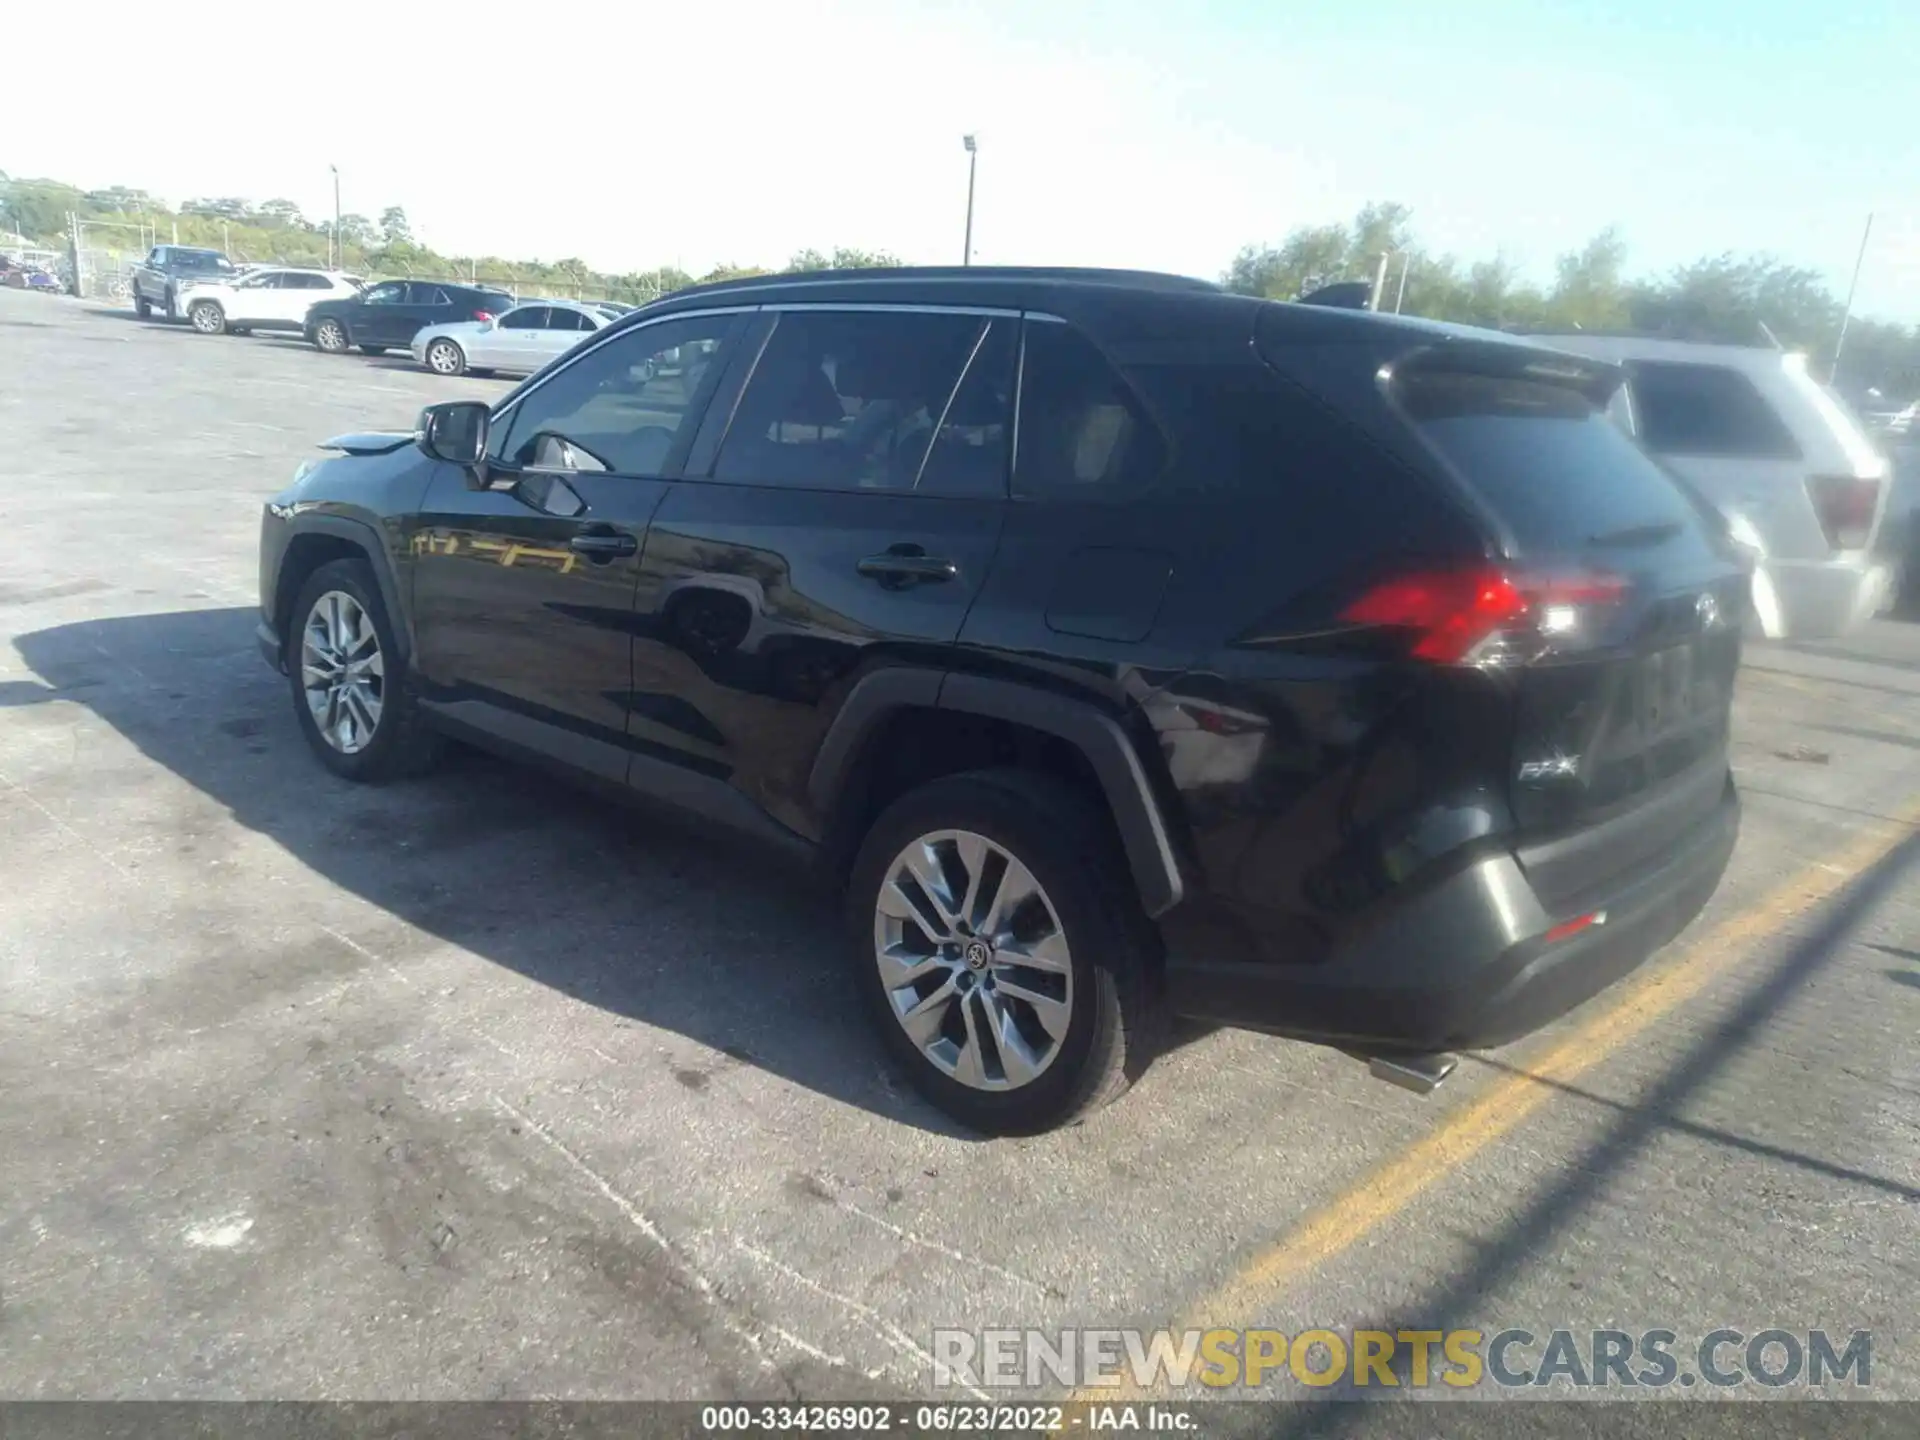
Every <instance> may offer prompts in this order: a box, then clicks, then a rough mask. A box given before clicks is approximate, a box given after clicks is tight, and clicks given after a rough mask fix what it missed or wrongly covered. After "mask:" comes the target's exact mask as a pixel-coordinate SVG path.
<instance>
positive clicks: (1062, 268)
mask: <svg viewBox="0 0 1920 1440" xmlns="http://www.w3.org/2000/svg"><path fill="white" fill-rule="evenodd" d="M863 280H945V281H954V280H973V281H978V282H981V283H987V282H991V281H996V280H997V281H1003V282H1004V281H1009V280H1013V281H1018V280H1053V281H1061V282H1065V283H1069V284H1071V283H1076V282H1077V283H1079V284H1083V285H1116V286H1124V287H1129V288H1133V289H1139V290H1173V291H1194V292H1198V293H1203V294H1218V293H1220V286H1219V285H1217V284H1215V283H1214V282H1213V281H1211V280H1197V279H1195V278H1194V277H1192V276H1190V275H1170V274H1165V273H1163V272H1161V271H1157V270H1102V269H1095V268H1092V267H1080V266H1071V265H900V266H885V267H882V266H874V267H869V268H863V269H859V270H789V271H784V272H782V273H780V274H777V275H742V276H738V277H736V278H734V279H731V280H711V281H708V282H707V283H705V284H703V285H688V286H683V287H682V288H681V289H678V290H669V291H668V292H667V293H666V294H664V295H662V296H660V300H678V299H679V298H681V297H682V296H684V295H716V294H727V293H733V292H738V291H743V290H756V289H765V288H772V287H775V286H778V287H782V288H784V287H788V286H794V285H836V284H844V283H845V282H847V281H863ZM655 303H658V302H657V301H656V302H655Z"/></svg>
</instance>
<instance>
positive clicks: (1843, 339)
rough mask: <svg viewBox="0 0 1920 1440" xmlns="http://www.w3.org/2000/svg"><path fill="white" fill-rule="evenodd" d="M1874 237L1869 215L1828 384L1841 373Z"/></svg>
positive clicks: (1862, 233) (1841, 321)
mask: <svg viewBox="0 0 1920 1440" xmlns="http://www.w3.org/2000/svg"><path fill="white" fill-rule="evenodd" d="M1872 237H1873V215H1872V214H1871V213H1869V214H1868V215H1867V228H1866V229H1865V230H1863V231H1861V232H1860V253H1859V254H1858V255H1856V256H1855V257H1854V261H1853V283H1852V284H1850V285H1848V286H1847V308H1846V309H1844V310H1842V311H1841V312H1840V335H1839V338H1838V339H1836V340H1835V341H1834V342H1833V368H1832V369H1830V370H1828V371H1827V383H1828V384H1829V385H1831V384H1833V379H1834V376H1836V375H1838V374H1839V373H1840V351H1841V350H1842V348H1844V347H1845V345H1846V343H1847V326H1848V325H1849V324H1850V323H1852V320H1853V297H1854V296H1855V295H1856V294H1857V293H1859V290H1860V268H1861V267H1862V266H1863V265H1865V264H1866V263H1867V241H1868V240H1870V239H1871V238H1872Z"/></svg>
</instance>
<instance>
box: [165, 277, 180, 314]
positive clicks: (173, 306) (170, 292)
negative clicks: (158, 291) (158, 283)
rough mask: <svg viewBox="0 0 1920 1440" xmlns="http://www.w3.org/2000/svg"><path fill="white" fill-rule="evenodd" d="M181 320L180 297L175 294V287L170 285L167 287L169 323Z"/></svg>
mask: <svg viewBox="0 0 1920 1440" xmlns="http://www.w3.org/2000/svg"><path fill="white" fill-rule="evenodd" d="M179 318H180V297H179V296H178V295H177V294H175V293H174V288H173V286H171V285H169V286H167V319H168V320H169V321H173V320H178V319H179Z"/></svg>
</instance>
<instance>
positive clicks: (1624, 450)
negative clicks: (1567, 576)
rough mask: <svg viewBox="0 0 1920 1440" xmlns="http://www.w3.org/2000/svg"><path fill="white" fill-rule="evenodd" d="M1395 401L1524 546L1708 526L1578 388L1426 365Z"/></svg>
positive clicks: (1582, 544)
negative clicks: (1428, 367) (1699, 525)
mask: <svg viewBox="0 0 1920 1440" xmlns="http://www.w3.org/2000/svg"><path fill="white" fill-rule="evenodd" d="M1394 398H1395V399H1396V400H1397V401H1398V403H1399V406H1400V409H1401V411H1402V413H1403V414H1404V415H1406V417H1407V418H1408V419H1409V420H1411V421H1412V422H1413V424H1414V426H1415V427H1416V428H1417V429H1418V430H1419V431H1420V433H1421V434H1422V435H1423V436H1425V437H1426V439H1427V440H1428V442H1429V443H1430V444H1431V445H1432V446H1433V448H1434V449H1435V450H1437V451H1438V452H1439V453H1440V455H1441V456H1442V457H1443V458H1444V459H1445V460H1446V461H1447V462H1448V463H1449V464H1450V465H1451V467H1452V468H1453V469H1454V471H1455V472H1457V474H1458V476H1459V478H1460V479H1461V481H1462V482H1464V483H1465V484H1466V485H1467V486H1468V487H1469V488H1470V489H1471V490H1472V491H1473V493H1474V494H1475V495H1476V496H1478V497H1479V499H1480V500H1481V501H1482V502H1483V503H1484V504H1485V505H1486V506H1487V508H1488V509H1489V510H1491V511H1492V512H1493V514H1494V515H1495V517H1497V518H1498V520H1499V521H1500V523H1501V524H1502V525H1503V526H1505V527H1506V529H1507V530H1508V531H1510V532H1511V534H1512V536H1513V538H1514V540H1515V541H1516V542H1517V543H1518V544H1519V545H1520V546H1521V547H1522V548H1523V549H1524V550H1527V551H1531V552H1555V553H1563V554H1564V553H1569V552H1578V551H1581V550H1584V549H1587V548H1589V547H1591V546H1595V545H1607V544H1613V543H1627V542H1630V541H1632V540H1634V539H1637V538H1640V537H1646V538H1649V539H1651V538H1659V537H1660V536H1662V535H1664V534H1668V533H1671V532H1673V531H1674V530H1676V529H1679V528H1681V527H1687V528H1692V527H1696V526H1697V525H1698V523H1699V518H1698V516H1697V514H1696V513H1695V511H1694V508H1693V506H1692V505H1691V504H1690V503H1689V501H1688V500H1687V498H1686V496H1685V495H1683V494H1682V493H1681V492H1680V490H1679V489H1678V488H1677V487H1676V486H1675V485H1674V484H1673V482H1672V481H1671V480H1669V479H1668V478H1667V476H1666V474H1665V472H1663V471H1662V470H1661V469H1660V468H1659V466H1658V465H1656V464H1655V463H1654V462H1653V461H1652V460H1650V459H1649V458H1648V457H1647V456H1646V455H1645V454H1644V453H1643V452H1642V451H1641V450H1640V448H1639V447H1638V446H1636V445H1635V444H1634V443H1633V441H1632V440H1631V439H1630V438H1628V436H1627V435H1626V434H1624V433H1623V432H1622V431H1621V429H1620V427H1619V426H1618V425H1617V424H1616V423H1615V422H1614V421H1613V419H1612V418H1611V417H1610V416H1608V415H1607V413H1606V412H1605V411H1604V410H1602V409H1600V408H1599V407H1598V406H1596V405H1595V403H1594V401H1593V400H1592V399H1590V398H1589V397H1588V396H1587V395H1586V394H1584V393H1583V392H1582V391H1581V390H1579V389H1577V388H1575V387H1574V386H1571V385H1566V384H1559V383H1555V382H1552V381H1547V380H1540V379H1533V378H1528V377H1525V376H1517V375H1491V374H1482V373H1479V372H1476V371H1473V370H1465V369H1463V370H1449V369H1423V370H1418V371H1415V372H1413V373H1410V374H1406V375H1402V376H1401V377H1400V378H1399V379H1398V380H1397V381H1396V382H1395V385H1394Z"/></svg>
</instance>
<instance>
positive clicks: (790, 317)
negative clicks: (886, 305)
mask: <svg viewBox="0 0 1920 1440" xmlns="http://www.w3.org/2000/svg"><path fill="white" fill-rule="evenodd" d="M988 323H989V322H988V321H986V320H985V319H983V318H982V317H980V316H978V315H968V314H959V313H955V314H933V313H925V312H911V311H813V310H793V311H787V312H785V313H782V314H781V315H780V316H779V317H778V320H777V323H776V325H775V328H774V331H773V334H772V336H771V337H770V338H769V339H768V340H767V343H766V347H765V348H764V349H763V350H762V352H761V354H760V359H759V362H758V363H757V364H756V365H755V367H754V371H753V377H752V379H751V380H749V381H748V382H747V388H746V391H745V392H744V393H743V394H742V395H741V397H740V403H739V406H738V408H737V409H736V410H735V412H734V418H733V424H732V425H731V426H730V427H729V429H728V431H727V438H726V440H725V442H724V443H723V444H722V445H721V447H720V454H719V457H718V459H717V460H716V462H715V465H714V472H713V478H714V479H716V480H722V481H727V482H731V483H734V484H742V485H789V486H794V487H796V488H802V489H822V490H863V489H878V490H911V489H913V487H914V484H915V482H916V481H917V480H918V479H919V477H920V471H921V467H922V463H923V462H924V461H925V459H926V457H927V452H928V447H929V445H930V443H931V442H932V440H933V437H934V432H935V429H936V427H938V426H940V424H941V417H942V416H943V415H945V414H946V413H947V409H948V401H949V399H950V398H951V397H952V396H953V393H954V389H955V387H956V385H957V384H958V383H959V381H960V378H961V375H962V373H963V372H964V370H965V369H966V366H967V362H968V361H969V360H970V359H971V358H972V357H973V354H974V352H975V350H976V349H977V348H979V346H980V344H981V342H982V338H983V336H984V334H985V332H986V329H987V327H988Z"/></svg>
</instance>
